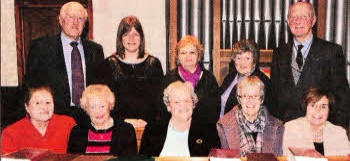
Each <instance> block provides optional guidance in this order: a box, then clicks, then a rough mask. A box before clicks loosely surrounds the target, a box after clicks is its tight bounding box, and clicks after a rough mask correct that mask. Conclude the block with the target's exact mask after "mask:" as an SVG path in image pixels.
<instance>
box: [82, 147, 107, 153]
mask: <svg viewBox="0 0 350 161" xmlns="http://www.w3.org/2000/svg"><path fill="white" fill-rule="evenodd" d="M110 149H111V146H88V147H86V153H109V150H110Z"/></svg>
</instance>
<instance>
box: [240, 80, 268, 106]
mask: <svg viewBox="0 0 350 161" xmlns="http://www.w3.org/2000/svg"><path fill="white" fill-rule="evenodd" d="M249 86H258V89H259V90H260V94H261V99H262V100H264V96H265V85H264V83H263V82H262V81H261V80H260V78H259V77H258V76H255V75H251V76H246V77H245V78H244V79H243V80H241V81H240V82H239V83H238V84H237V91H236V92H237V93H236V94H237V95H238V96H240V95H241V90H242V88H246V87H249Z"/></svg>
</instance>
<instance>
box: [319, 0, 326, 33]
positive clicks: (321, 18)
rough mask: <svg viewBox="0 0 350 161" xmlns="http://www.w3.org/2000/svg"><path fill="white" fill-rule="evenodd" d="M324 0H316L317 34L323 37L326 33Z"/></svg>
mask: <svg viewBox="0 0 350 161" xmlns="http://www.w3.org/2000/svg"><path fill="white" fill-rule="evenodd" d="M326 4H327V1H326V0H318V11H317V13H318V16H317V36H318V37H319V38H322V39H324V38H325V35H326Z"/></svg>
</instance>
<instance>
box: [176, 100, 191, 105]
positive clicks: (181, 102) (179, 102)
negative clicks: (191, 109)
mask: <svg viewBox="0 0 350 161" xmlns="http://www.w3.org/2000/svg"><path fill="white" fill-rule="evenodd" d="M170 103H171V104H175V105H180V104H185V105H189V104H193V101H192V100H184V101H170Z"/></svg>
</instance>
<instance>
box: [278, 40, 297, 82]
mask: <svg viewBox="0 0 350 161" xmlns="http://www.w3.org/2000/svg"><path fill="white" fill-rule="evenodd" d="M293 44H294V41H289V42H288V44H287V46H286V49H284V50H282V51H286V52H285V53H280V54H284V56H283V57H282V56H281V58H283V59H282V60H283V62H284V63H286V66H287V70H286V80H287V81H288V84H289V85H291V86H292V87H293V88H295V83H294V77H293V72H292V66H291V63H292V54H293Z"/></svg>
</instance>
